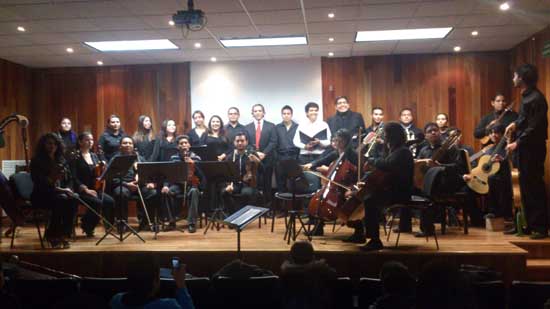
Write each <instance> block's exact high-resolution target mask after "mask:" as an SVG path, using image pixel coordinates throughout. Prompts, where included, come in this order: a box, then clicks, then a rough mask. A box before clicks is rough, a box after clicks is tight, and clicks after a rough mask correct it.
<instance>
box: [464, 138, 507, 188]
mask: <svg viewBox="0 0 550 309" xmlns="http://www.w3.org/2000/svg"><path fill="white" fill-rule="evenodd" d="M505 146H506V138H504V137H502V139H501V140H500V142H499V143H498V144H497V145H496V146H495V148H494V150H493V152H492V153H493V155H488V154H485V155H482V156H481V157H480V158H479V162H478V164H477V166H476V167H475V168H474V169H473V170H472V171H471V172H470V176H471V178H472V179H471V180H470V181H467V182H466V184H467V185H468V187H469V188H470V189H472V190H473V191H475V192H477V193H479V194H487V193H489V182H488V181H489V177H490V176H492V175H494V174H496V173H497V172H498V170H499V169H500V162H496V161H493V158H494V156H495V155H496V154H498V153H501V152H502V150H503V149H504V147H505ZM503 163H504V164H506V162H503Z"/></svg>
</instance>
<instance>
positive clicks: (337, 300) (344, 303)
mask: <svg viewBox="0 0 550 309" xmlns="http://www.w3.org/2000/svg"><path fill="white" fill-rule="evenodd" d="M331 286H332V292H333V297H334V304H335V306H334V308H342V309H348V308H349V309H351V308H353V292H354V287H353V282H352V281H351V279H350V278H349V277H340V278H337V279H336V280H335V281H334V282H331Z"/></svg>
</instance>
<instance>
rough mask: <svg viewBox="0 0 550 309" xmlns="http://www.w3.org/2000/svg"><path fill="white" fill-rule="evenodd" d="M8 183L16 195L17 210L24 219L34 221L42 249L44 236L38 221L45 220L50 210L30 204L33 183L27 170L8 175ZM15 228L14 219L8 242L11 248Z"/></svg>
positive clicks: (12, 246)
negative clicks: (9, 241)
mask: <svg viewBox="0 0 550 309" xmlns="http://www.w3.org/2000/svg"><path fill="white" fill-rule="evenodd" d="M10 183H11V184H12V186H13V192H14V193H15V196H16V200H17V203H18V210H19V211H21V213H22V214H23V215H24V217H25V219H30V220H31V221H32V222H33V223H34V225H35V226H36V230H37V232H38V239H39V240H40V246H41V247H42V249H44V248H45V246H44V238H43V237H42V232H41V230H40V222H43V221H44V222H47V221H48V218H49V217H50V215H49V214H50V212H49V211H48V210H47V209H42V208H35V207H33V206H32V204H31V194H32V190H33V188H34V184H33V182H32V178H31V174H30V173H27V172H20V173H16V174H14V175H12V176H11V177H10ZM16 229H17V224H16V222H15V221H12V224H11V244H10V248H11V249H13V248H14V242H15V234H16Z"/></svg>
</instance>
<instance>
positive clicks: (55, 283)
mask: <svg viewBox="0 0 550 309" xmlns="http://www.w3.org/2000/svg"><path fill="white" fill-rule="evenodd" d="M9 289H10V291H11V292H12V293H13V294H14V295H16V296H17V298H18V299H19V301H20V302H21V305H22V307H23V308H51V307H52V305H54V304H55V303H57V302H58V301H60V300H62V299H64V298H66V297H70V296H72V295H74V294H76V293H78V281H77V280H75V279H72V278H61V279H46V280H39V279H29V280H11V281H10V286H9Z"/></svg>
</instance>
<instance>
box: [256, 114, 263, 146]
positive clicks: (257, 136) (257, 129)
mask: <svg viewBox="0 0 550 309" xmlns="http://www.w3.org/2000/svg"><path fill="white" fill-rule="evenodd" d="M260 136H262V126H261V125H260V121H259V120H258V126H256V149H260Z"/></svg>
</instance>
